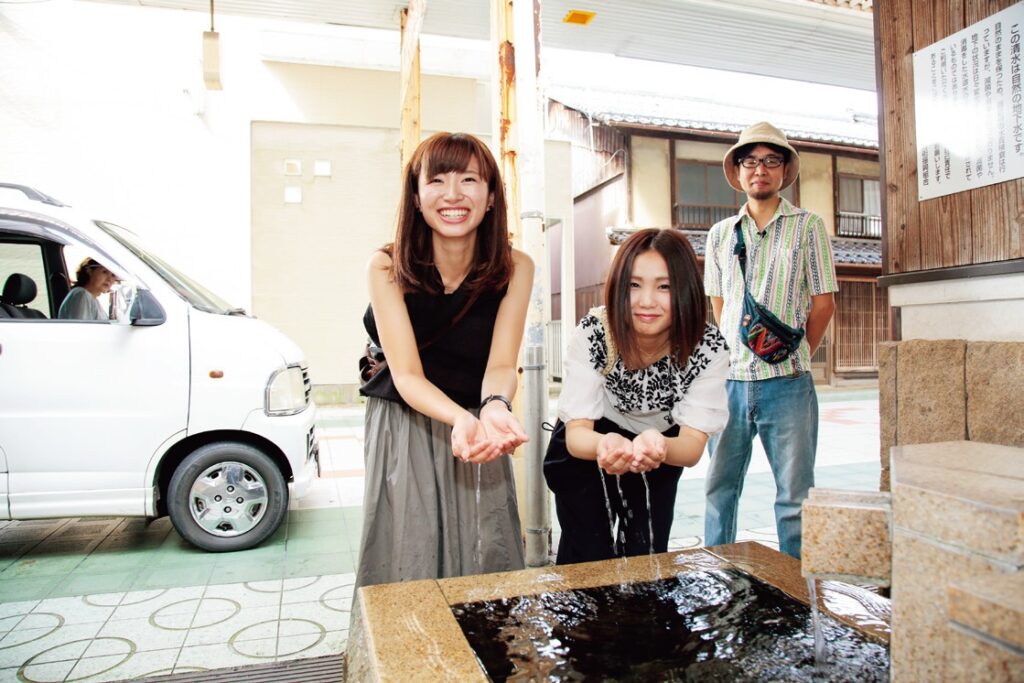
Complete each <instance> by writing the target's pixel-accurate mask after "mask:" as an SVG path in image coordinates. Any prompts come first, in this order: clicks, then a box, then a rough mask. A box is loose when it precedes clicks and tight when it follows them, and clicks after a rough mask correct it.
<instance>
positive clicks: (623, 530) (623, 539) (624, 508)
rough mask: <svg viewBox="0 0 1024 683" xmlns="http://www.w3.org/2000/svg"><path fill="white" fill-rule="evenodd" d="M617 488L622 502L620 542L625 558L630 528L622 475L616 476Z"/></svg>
mask: <svg viewBox="0 0 1024 683" xmlns="http://www.w3.org/2000/svg"><path fill="white" fill-rule="evenodd" d="M615 488H616V489H617V490H618V492H619V500H620V501H622V516H621V517H619V542H620V543H622V548H623V553H622V556H623V557H625V556H626V553H625V548H626V527H628V526H629V521H628V520H629V503H627V502H626V496H625V494H623V493H622V475H621V474H616V475H615Z"/></svg>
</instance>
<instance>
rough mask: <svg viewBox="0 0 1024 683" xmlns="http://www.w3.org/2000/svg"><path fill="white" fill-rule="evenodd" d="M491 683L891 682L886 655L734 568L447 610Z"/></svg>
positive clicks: (870, 642) (856, 634) (866, 640)
mask: <svg viewBox="0 0 1024 683" xmlns="http://www.w3.org/2000/svg"><path fill="white" fill-rule="evenodd" d="M452 611H453V613H454V615H455V618H456V620H457V621H458V623H459V625H460V627H461V628H462V631H463V633H464V634H465V635H466V638H467V639H468V640H469V643H470V645H471V646H472V648H473V650H474V651H475V652H476V655H477V657H478V658H479V660H480V662H481V664H482V666H483V667H484V668H485V669H486V671H487V674H488V675H489V676H490V678H491V679H492V680H494V681H506V680H513V681H515V680H531V679H532V680H540V679H546V680H551V681H609V680H617V681H712V682H719V681H721V682H723V683H724V682H726V681H730V682H731V681H767V680H770V681H815V682H823V681H851V680H856V681H879V682H881V681H888V680H889V651H888V647H887V646H885V645H883V644H880V643H877V642H875V641H873V640H871V639H869V638H867V637H866V636H865V635H863V634H862V633H861V632H859V631H857V630H856V629H853V628H851V627H848V626H846V625H844V624H841V623H839V622H837V621H835V620H833V619H832V618H830V617H828V616H825V615H823V617H822V626H823V630H824V636H825V641H826V643H827V661H826V662H825V663H824V664H821V665H816V664H815V660H814V635H813V629H812V624H811V610H810V608H809V607H808V606H807V605H805V604H804V603H802V602H800V601H798V600H795V599H794V598H792V597H790V596H788V595H786V594H785V593H783V592H782V591H780V590H778V589H777V588H775V587H773V586H770V585H768V584H766V583H764V582H762V581H760V580H758V579H756V578H754V577H752V576H750V575H749V574H746V573H744V572H741V571H738V570H735V569H719V570H709V571H691V572H686V573H682V574H679V575H678V576H675V577H672V578H668V579H663V580H660V581H652V582H641V583H630V584H622V585H613V586H604V587H600V588H588V589H577V590H571V591H562V592H549V593H542V594H540V595H534V596H522V597H515V598H509V599H505V600H496V601H492V602H476V603H464V604H460V605H455V606H454V607H453V608H452Z"/></svg>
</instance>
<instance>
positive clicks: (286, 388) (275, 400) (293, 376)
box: [266, 365, 309, 415]
mask: <svg viewBox="0 0 1024 683" xmlns="http://www.w3.org/2000/svg"><path fill="white" fill-rule="evenodd" d="M308 405H309V393H308V392H307V391H306V378H305V373H304V372H303V370H302V368H301V367H299V366H298V365H292V366H289V367H287V368H284V369H282V370H278V371H277V372H275V373H274V374H273V375H271V376H270V381H268V382H267V394H266V411H267V415H294V414H295V413H301V412H302V411H303V410H305V409H306V406H308Z"/></svg>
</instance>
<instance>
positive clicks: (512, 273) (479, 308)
mask: <svg viewBox="0 0 1024 683" xmlns="http://www.w3.org/2000/svg"><path fill="white" fill-rule="evenodd" d="M368 277H369V290H370V306H369V308H368V309H367V311H366V314H365V315H364V317H363V324H364V325H365V327H366V331H367V333H368V334H369V336H370V339H371V340H372V343H373V345H374V346H378V347H380V348H381V349H383V359H382V360H383V362H378V366H379V367H378V369H377V370H375V372H374V373H373V376H372V377H370V378H369V380H368V381H367V382H366V383H365V384H364V385H363V386H362V388H361V390H360V393H362V394H363V395H364V396H366V397H367V400H366V439H365V468H366V483H365V494H364V498H363V532H362V540H361V543H360V552H359V567H358V571H357V574H356V588H359V587H362V586H369V585H373V584H381V583H392V582H396V581H411V580H416V579H438V578H444V577H450V576H465V575H470V574H482V573H487V572H496V571H509V570H514V569H522V568H523V566H524V553H523V537H522V530H521V528H520V523H519V512H518V508H517V506H516V493H515V481H514V478H513V474H512V461H511V458H510V457H509V455H510V454H511V453H512V451H514V450H515V449H516V447H518V446H519V445H520V444H522V443H524V442H525V441H526V440H527V435H526V433H525V432H524V431H523V428H522V426H521V425H520V424H519V422H518V421H517V419H516V418H515V416H514V415H513V414H512V412H511V409H512V404H511V400H512V396H513V394H514V393H515V390H516V368H517V358H518V355H519V345H520V343H521V341H522V337H523V330H524V327H525V322H526V311H527V307H528V304H529V297H530V290H531V287H532V285H533V262H532V261H531V260H530V258H529V257H528V256H527V255H526V254H524V253H522V252H520V251H517V250H515V249H513V248H512V247H511V245H510V244H509V234H508V217H507V213H506V205H505V195H504V190H503V185H502V181H501V176H500V173H499V170H498V166H497V164H496V163H495V161H494V157H493V156H492V155H491V152H490V151H489V150H488V149H487V147H486V145H484V144H483V143H482V142H481V141H480V140H478V139H477V138H475V137H473V136H471V135H467V134H463V133H438V134H436V135H433V136H432V137H430V138H428V139H427V140H425V141H423V142H422V143H421V144H420V145H419V147H418V148H417V149H416V151H415V152H414V153H413V155H412V157H411V158H410V160H409V162H408V164H407V165H406V167H405V170H404V172H403V185H402V198H401V204H400V206H399V216H398V227H397V231H396V234H395V241H394V242H392V243H391V244H388V245H386V246H384V247H383V248H381V249H380V250H378V251H377V252H376V253H374V254H373V256H372V257H371V258H370V263H369V267H368Z"/></svg>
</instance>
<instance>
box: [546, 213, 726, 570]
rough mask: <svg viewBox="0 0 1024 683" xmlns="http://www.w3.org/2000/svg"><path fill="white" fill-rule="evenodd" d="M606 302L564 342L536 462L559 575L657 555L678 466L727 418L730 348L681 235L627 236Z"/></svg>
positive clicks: (688, 462) (687, 463) (662, 547)
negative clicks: (554, 525) (549, 497)
mask: <svg viewBox="0 0 1024 683" xmlns="http://www.w3.org/2000/svg"><path fill="white" fill-rule="evenodd" d="M604 298H605V305H604V306H599V307H597V308H594V309H591V311H590V313H589V314H587V315H586V316H585V317H584V318H583V320H582V321H580V324H579V326H578V327H577V328H576V330H575V332H574V333H573V337H572V339H571V340H570V342H569V348H568V352H567V355H566V358H565V361H564V377H563V381H562V393H561V395H560V396H559V399H558V418H559V419H558V422H557V423H556V425H555V430H554V433H553V434H552V437H551V442H550V444H549V446H548V451H547V455H546V457H545V459H544V475H545V478H546V479H547V482H548V486H549V487H550V488H551V490H552V491H553V492H554V493H555V507H556V511H557V514H558V521H559V524H560V525H561V528H562V536H561V540H560V542H559V544H558V564H570V563H573V562H587V561H591V560H604V559H608V558H611V557H619V556H626V555H639V554H645V553H649V552H665V551H666V550H667V549H668V536H669V531H670V530H671V527H672V517H673V514H674V506H675V498H676V486H677V484H678V482H679V477H680V476H681V475H682V472H683V467H691V466H693V465H694V464H696V463H697V461H698V460H699V459H700V456H701V454H702V453H703V452H704V446H705V444H706V443H707V439H708V435H709V434H714V433H716V432H718V431H720V430H721V429H722V428H723V427H724V426H725V423H726V421H727V420H728V415H729V414H728V407H727V406H728V400H727V397H726V392H725V380H726V376H727V375H728V371H729V353H728V349H727V347H726V343H725V339H724V338H723V337H722V335H721V334H719V332H718V329H717V328H716V327H715V326H714V325H711V324H709V323H707V322H706V318H707V310H706V309H707V304H706V300H705V298H704V286H703V283H702V278H701V273H700V270H699V268H698V266H697V258H696V256H694V253H693V249H692V248H691V247H690V243H689V241H688V240H687V239H686V237H685V236H684V235H683V234H682V233H680V232H678V231H676V230H655V229H648V230H640V231H638V232H636V233H634V234H633V235H631V236H630V237H629V239H627V240H626V241H625V243H623V245H622V246H621V247H620V248H619V251H618V253H617V254H616V255H615V259H614V261H613V262H612V266H611V270H610V272H609V274H608V280H607V284H606V285H605V294H604ZM594 461H596V462H597V464H596V466H595V465H594ZM606 474H608V475H615V477H614V479H612V478H610V477H607V476H605V475H606Z"/></svg>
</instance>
